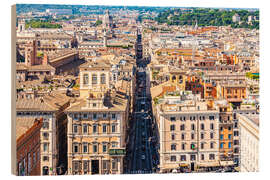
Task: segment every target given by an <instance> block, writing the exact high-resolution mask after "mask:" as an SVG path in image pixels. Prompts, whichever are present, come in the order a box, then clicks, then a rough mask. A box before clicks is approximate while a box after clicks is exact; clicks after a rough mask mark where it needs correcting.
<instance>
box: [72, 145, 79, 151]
mask: <svg viewBox="0 0 270 180" xmlns="http://www.w3.org/2000/svg"><path fill="white" fill-rule="evenodd" d="M78 151H79V146H78V144H74V145H73V152H74V153H77V152H78Z"/></svg>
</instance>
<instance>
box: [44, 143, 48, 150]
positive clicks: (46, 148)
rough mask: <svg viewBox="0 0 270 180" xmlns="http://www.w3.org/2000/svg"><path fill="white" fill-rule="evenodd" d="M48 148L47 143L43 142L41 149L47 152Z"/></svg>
mask: <svg viewBox="0 0 270 180" xmlns="http://www.w3.org/2000/svg"><path fill="white" fill-rule="evenodd" d="M48 149H49V143H43V151H44V152H47V151H48Z"/></svg>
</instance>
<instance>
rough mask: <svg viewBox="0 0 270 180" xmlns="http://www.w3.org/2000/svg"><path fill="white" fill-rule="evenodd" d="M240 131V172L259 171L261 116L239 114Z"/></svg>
mask: <svg viewBox="0 0 270 180" xmlns="http://www.w3.org/2000/svg"><path fill="white" fill-rule="evenodd" d="M237 118H238V121H239V130H240V171H241V172H258V171H259V115H258V114H238V113H237Z"/></svg>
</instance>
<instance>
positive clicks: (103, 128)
mask: <svg viewBox="0 0 270 180" xmlns="http://www.w3.org/2000/svg"><path fill="white" fill-rule="evenodd" d="M102 132H103V133H106V132H107V125H106V124H103V125H102Z"/></svg>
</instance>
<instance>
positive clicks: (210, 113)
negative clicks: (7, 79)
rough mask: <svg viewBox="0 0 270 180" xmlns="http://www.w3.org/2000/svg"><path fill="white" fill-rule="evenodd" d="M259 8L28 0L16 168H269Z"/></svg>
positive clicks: (71, 171) (39, 171) (19, 24)
mask: <svg viewBox="0 0 270 180" xmlns="http://www.w3.org/2000/svg"><path fill="white" fill-rule="evenodd" d="M259 19H260V17H259V9H255V8H252V9H251V8H250V9H248V8H246V9H241V8H199V7H197V8H196V7H149V6H147V7H144V6H100V5H99V6H98V5H96V6H94V5H92V6H90V5H50V4H17V5H16V29H15V31H16V43H15V44H16V46H15V47H16V75H15V77H16V87H15V88H16V98H15V99H16V103H15V104H16V175H18V176H37V175H38V176H45V175H95V174H100V175H101V174H151V173H157V174H163V173H179V174H180V173H225V172H231V173H232V172H233V173H238V172H239V173H241V172H259V115H260V103H259V91H260V88H259V80H260V71H259V69H260V67H259V57H260V55H259V51H260V49H259V25H260V21H259ZM14 61H15V59H14ZM14 74H15V72H14Z"/></svg>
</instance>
